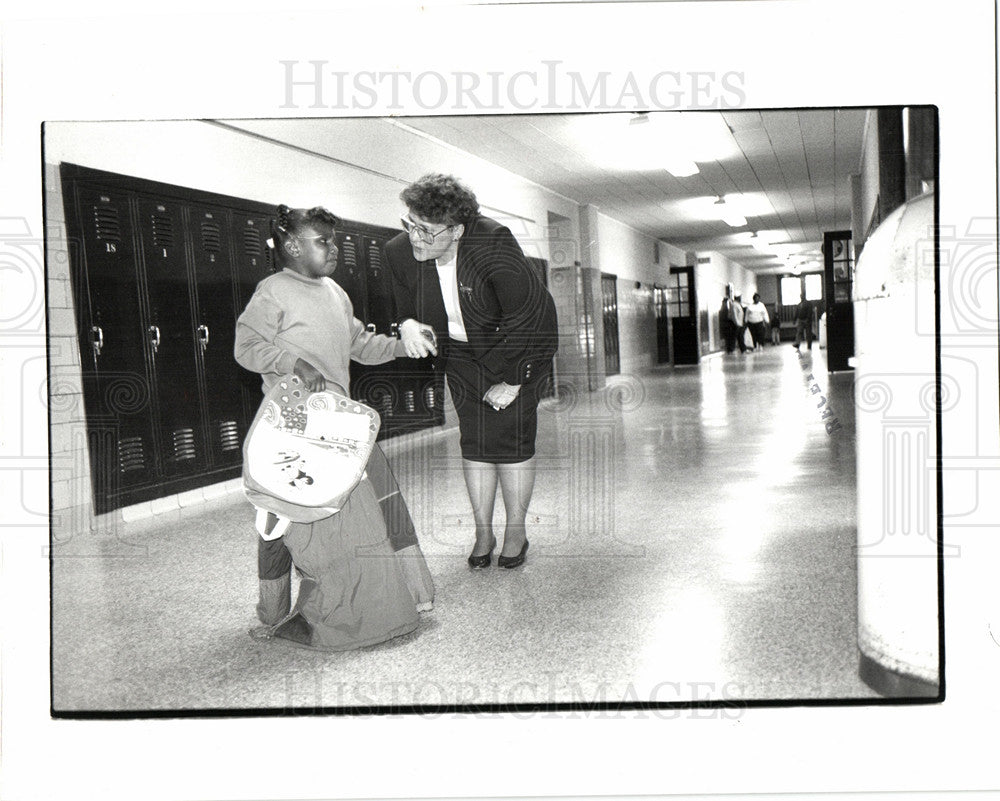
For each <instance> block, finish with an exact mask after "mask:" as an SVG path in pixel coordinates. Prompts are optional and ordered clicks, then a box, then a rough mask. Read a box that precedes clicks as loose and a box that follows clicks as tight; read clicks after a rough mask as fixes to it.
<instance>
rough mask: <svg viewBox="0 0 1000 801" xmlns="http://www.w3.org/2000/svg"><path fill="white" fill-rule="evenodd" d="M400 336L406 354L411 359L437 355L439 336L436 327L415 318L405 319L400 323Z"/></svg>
mask: <svg viewBox="0 0 1000 801" xmlns="http://www.w3.org/2000/svg"><path fill="white" fill-rule="evenodd" d="M399 338H400V339H401V340H402V341H403V347H404V348H405V349H406V355H407V356H409V357H410V358H411V359H422V358H424V357H425V356H429V355H433V356H437V352H438V351H437V337H435V336H434V329H433V328H431V327H430V326H429V325H425V324H424V323H418V322H417V321H416V320H414V319H412V318H411V319H409V320H403V322H402V323H400V324H399Z"/></svg>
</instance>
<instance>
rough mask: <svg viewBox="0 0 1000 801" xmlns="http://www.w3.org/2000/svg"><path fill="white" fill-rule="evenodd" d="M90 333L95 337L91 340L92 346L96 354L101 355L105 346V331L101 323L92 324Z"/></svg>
mask: <svg viewBox="0 0 1000 801" xmlns="http://www.w3.org/2000/svg"><path fill="white" fill-rule="evenodd" d="M90 334H91V336H92V337H93V339H91V340H90V346H91V347H92V348H93V349H94V356H100V355H101V348H103V347H104V331H103V330H102V329H101V327H100V326H99V325H92V326H91V327H90Z"/></svg>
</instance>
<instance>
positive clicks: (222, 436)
mask: <svg viewBox="0 0 1000 801" xmlns="http://www.w3.org/2000/svg"><path fill="white" fill-rule="evenodd" d="M219 443H220V447H221V448H222V451H223V452H226V451H238V450H239V449H240V430H239V427H238V426H237V425H236V421H235V420H221V421H219Z"/></svg>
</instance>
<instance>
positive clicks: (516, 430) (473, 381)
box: [445, 340, 546, 464]
mask: <svg viewBox="0 0 1000 801" xmlns="http://www.w3.org/2000/svg"><path fill="white" fill-rule="evenodd" d="M445 374H446V375H447V376H448V389H449V390H451V397H452V400H453V401H454V403H455V411H456V412H457V413H458V429H459V437H460V438H459V442H460V445H461V449H462V458H463V459H467V460H468V461H471V462H488V463H491V464H516V463H518V462H525V461H527V460H528V459H530V458H531V457H532V456H534V455H535V435H536V433H537V432H538V394H537V393H538V388H539V387H540V386H544V382H545V379H546V376H545V375H536V377H535V380H533V381H532V382H531V383H526V384H522V385H521V390H520V392H518V395H517V398H516V399H515V400H514V402H513V403H512V404H511V405H510V406H508V407H507V408H506V409H501V410H500V411H496V410H494V408H493V407H492V406H490V405H489V404H488V403H486V402H485V401H484V400H483V396H484V395H485V394H486V391H487V390H488V389H489V388H490V387H491V386H493V385H494V384H497V383H499V382H500V379H498V378H496V377H495V376H492V375H490V374H488V373H487V372H486V371H485V370H484V369H483V368H482V366H481V365H480V363H479V362H478V361H477V360H476V357H475V354H474V353H473V352H472V350H471V349H470V348H469V347H468V346H467V345H464V344H463V343H461V342H455V341H454V340H452V341H451V343H450V346H449V349H448V360H447V363H446V366H445Z"/></svg>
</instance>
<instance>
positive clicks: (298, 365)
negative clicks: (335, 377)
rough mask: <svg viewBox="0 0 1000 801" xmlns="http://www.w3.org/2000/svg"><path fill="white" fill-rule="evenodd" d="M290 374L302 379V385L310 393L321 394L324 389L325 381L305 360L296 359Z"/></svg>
mask: <svg viewBox="0 0 1000 801" xmlns="http://www.w3.org/2000/svg"><path fill="white" fill-rule="evenodd" d="M292 372H293V373H295V375H297V376H298V377H299V378H301V379H302V383H303V384H305V387H306V389H308V390H309V391H310V392H322V391H323V390H324V389H326V379H325V378H323V374H322V373H321V372H320V371H319V370H317V369H316V368H315V367H313V366H312V365H311V364H309V362H307V361H306V360H305V359H296V360H295V366H294V367H293V368H292Z"/></svg>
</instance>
